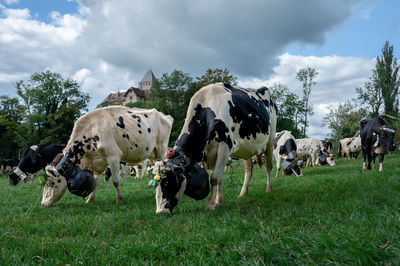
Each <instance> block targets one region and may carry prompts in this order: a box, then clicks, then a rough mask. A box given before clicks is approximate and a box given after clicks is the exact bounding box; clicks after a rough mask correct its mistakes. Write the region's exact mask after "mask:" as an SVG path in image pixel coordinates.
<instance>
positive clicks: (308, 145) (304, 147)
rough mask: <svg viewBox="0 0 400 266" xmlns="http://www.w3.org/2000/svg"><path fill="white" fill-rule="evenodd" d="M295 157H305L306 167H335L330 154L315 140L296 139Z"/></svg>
mask: <svg viewBox="0 0 400 266" xmlns="http://www.w3.org/2000/svg"><path fill="white" fill-rule="evenodd" d="M296 144H297V155H298V156H304V157H307V161H306V167H307V166H308V165H310V163H311V166H315V165H324V164H329V165H330V166H335V165H336V163H335V161H334V158H333V157H332V155H331V154H328V152H327V151H326V150H325V148H324V145H323V144H322V141H320V140H319V139H316V138H303V139H296Z"/></svg>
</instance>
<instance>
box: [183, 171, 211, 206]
mask: <svg viewBox="0 0 400 266" xmlns="http://www.w3.org/2000/svg"><path fill="white" fill-rule="evenodd" d="M186 181H187V184H186V189H185V194H186V195H187V196H189V197H191V198H193V199H195V200H202V199H204V198H205V197H207V195H208V194H209V193H210V181H209V178H208V173H207V171H206V170H204V169H203V168H201V167H200V166H199V165H198V164H195V165H194V166H193V167H192V169H191V170H190V172H189V174H188V175H186Z"/></svg>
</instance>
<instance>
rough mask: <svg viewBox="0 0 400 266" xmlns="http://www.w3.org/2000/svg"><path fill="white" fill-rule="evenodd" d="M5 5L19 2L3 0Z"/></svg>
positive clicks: (17, 0)
mask: <svg viewBox="0 0 400 266" xmlns="http://www.w3.org/2000/svg"><path fill="white" fill-rule="evenodd" d="M3 1H4V3H6V4H7V5H13V4H18V3H19V0H3Z"/></svg>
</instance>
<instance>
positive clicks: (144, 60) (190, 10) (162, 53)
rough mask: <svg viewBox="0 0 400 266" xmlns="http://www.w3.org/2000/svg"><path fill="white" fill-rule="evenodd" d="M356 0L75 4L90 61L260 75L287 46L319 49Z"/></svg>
mask: <svg viewBox="0 0 400 266" xmlns="http://www.w3.org/2000/svg"><path fill="white" fill-rule="evenodd" d="M359 2H360V1H358V0H353V1H347V0H341V1H319V0H308V1H289V0H286V1H285V0H283V1H282V0H281V1H261V0H259V1H251V2H248V1H215V0H213V1H211V0H205V1H195V2H193V1H191V2H188V1H184V0H179V1H131V0H118V1H117V0H105V1H84V0H82V1H80V3H81V4H83V5H85V6H86V7H88V8H89V9H90V13H89V15H88V27H87V28H86V30H85V33H84V35H83V36H82V41H83V43H85V44H86V45H87V46H89V45H91V46H92V48H93V49H94V50H93V51H94V53H93V55H94V56H98V57H101V58H103V59H104V60H105V61H107V62H109V63H111V64H113V65H118V66H122V67H124V68H126V69H128V68H129V69H132V70H134V71H138V70H139V69H140V70H141V71H143V65H145V66H146V65H148V64H151V65H152V66H153V67H154V68H155V69H156V70H159V71H162V72H169V71H171V70H173V69H174V68H179V69H182V70H184V71H186V72H189V73H193V74H199V73H202V72H203V71H204V70H205V69H207V68H208V67H227V68H228V69H230V70H231V71H232V72H234V73H237V74H239V75H244V76H264V77H266V76H267V75H268V74H270V73H271V69H272V67H273V65H274V64H275V61H274V58H275V57H276V55H277V54H279V53H281V52H282V51H283V49H284V48H285V46H286V45H288V44H290V43H293V42H302V43H308V44H310V43H311V44H322V43H323V41H324V34H325V32H326V31H328V30H330V29H332V28H333V27H335V26H336V25H338V24H340V23H342V22H343V21H344V20H345V19H347V18H348V17H349V16H350V15H351V11H352V8H354V6H355V5H356V4H358V3H359Z"/></svg>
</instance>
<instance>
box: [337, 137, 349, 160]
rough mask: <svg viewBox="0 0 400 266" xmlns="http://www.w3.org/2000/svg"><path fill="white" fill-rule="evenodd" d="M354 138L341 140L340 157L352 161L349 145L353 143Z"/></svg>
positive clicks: (339, 144)
mask: <svg viewBox="0 0 400 266" xmlns="http://www.w3.org/2000/svg"><path fill="white" fill-rule="evenodd" d="M352 139H353V138H344V139H341V140H339V143H338V146H339V148H338V157H343V158H345V157H348V158H349V159H350V151H349V147H348V144H349V143H350V142H351V141H352Z"/></svg>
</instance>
